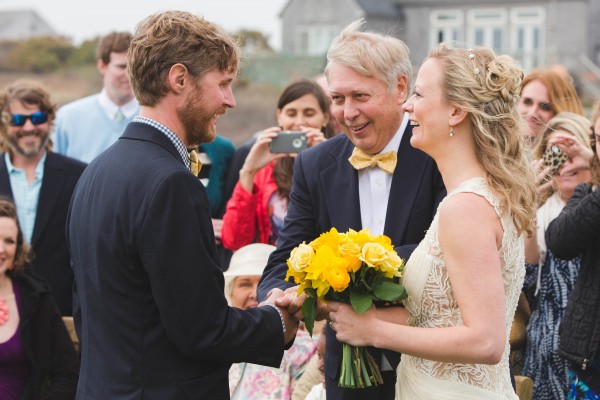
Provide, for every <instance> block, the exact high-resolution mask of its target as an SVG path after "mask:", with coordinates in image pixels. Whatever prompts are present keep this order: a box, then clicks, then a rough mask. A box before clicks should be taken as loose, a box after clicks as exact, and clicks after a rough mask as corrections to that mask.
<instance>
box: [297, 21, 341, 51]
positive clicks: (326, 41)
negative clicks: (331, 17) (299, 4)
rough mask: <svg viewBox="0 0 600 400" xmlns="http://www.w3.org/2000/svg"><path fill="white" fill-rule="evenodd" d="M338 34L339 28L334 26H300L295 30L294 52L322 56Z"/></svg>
mask: <svg viewBox="0 0 600 400" xmlns="http://www.w3.org/2000/svg"><path fill="white" fill-rule="evenodd" d="M339 32H340V28H339V27H334V26H301V27H299V28H298V29H297V30H296V48H295V52H296V53H299V54H308V55H323V54H325V53H327V50H328V49H329V46H330V45H331V42H332V40H333V39H334V38H335V37H336V36H337V35H338V34H339Z"/></svg>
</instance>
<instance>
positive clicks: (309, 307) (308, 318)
mask: <svg viewBox="0 0 600 400" xmlns="http://www.w3.org/2000/svg"><path fill="white" fill-rule="evenodd" d="M302 313H303V314H304V325H305V326H306V330H307V331H308V333H310V336H312V334H313V328H314V326H315V315H316V313H317V299H316V296H315V297H313V296H311V295H309V296H308V297H307V298H306V300H304V304H302Z"/></svg>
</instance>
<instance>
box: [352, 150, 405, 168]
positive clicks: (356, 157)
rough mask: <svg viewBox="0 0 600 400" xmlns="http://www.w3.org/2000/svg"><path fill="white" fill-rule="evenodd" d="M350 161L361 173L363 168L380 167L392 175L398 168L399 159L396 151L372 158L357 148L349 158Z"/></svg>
mask: <svg viewBox="0 0 600 400" xmlns="http://www.w3.org/2000/svg"><path fill="white" fill-rule="evenodd" d="M348 161H350V164H352V166H353V167H354V168H355V169H357V170H359V171H360V170H361V169H363V168H368V167H374V166H378V167H379V168H381V169H382V170H384V171H385V172H387V173H388V174H390V175H391V174H393V173H394V169H395V168H396V161H397V157H396V152H395V151H388V152H387V153H383V154H375V155H373V156H372V155H370V154H367V153H365V152H364V151H362V150H361V149H359V148H358V147H355V148H354V151H353V152H352V155H351V156H350V158H348Z"/></svg>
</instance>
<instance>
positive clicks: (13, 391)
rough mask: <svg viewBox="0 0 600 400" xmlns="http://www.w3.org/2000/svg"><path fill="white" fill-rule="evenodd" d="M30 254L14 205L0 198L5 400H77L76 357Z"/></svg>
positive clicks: (0, 367) (0, 384) (0, 383)
mask: <svg viewBox="0 0 600 400" xmlns="http://www.w3.org/2000/svg"><path fill="white" fill-rule="evenodd" d="M28 250H29V249H28V245H27V243H26V241H25V240H24V238H23V232H22V231H21V228H20V226H19V220H18V217H17V211H16V208H15V206H14V204H13V203H12V202H11V201H10V200H9V199H7V198H0V398H1V399H3V400H38V399H64V400H68V399H74V398H75V391H76V388H77V373H78V359H77V353H76V352H75V348H74V347H73V343H72V342H71V338H70V337H69V334H68V333H67V329H66V327H65V325H64V323H63V320H62V318H61V315H60V313H59V312H58V308H57V307H56V304H55V303H54V299H53V297H52V294H51V292H50V287H49V286H48V285H47V284H46V283H43V282H42V281H40V280H39V279H38V278H37V277H36V276H35V275H34V274H33V273H32V272H31V270H28V268H30V267H28V266H27V263H28V262H29V258H28V257H29V255H28V253H29V251H28Z"/></svg>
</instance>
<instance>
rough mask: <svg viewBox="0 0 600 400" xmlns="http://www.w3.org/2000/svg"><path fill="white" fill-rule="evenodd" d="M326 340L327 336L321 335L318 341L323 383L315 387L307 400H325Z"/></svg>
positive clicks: (318, 367)
mask: <svg viewBox="0 0 600 400" xmlns="http://www.w3.org/2000/svg"><path fill="white" fill-rule="evenodd" d="M325 340H326V336H325V335H323V334H321V335H319V339H318V341H317V355H318V360H317V369H318V370H319V373H320V376H321V381H320V382H319V383H317V384H316V385H314V386H313V387H312V389H311V390H310V392H308V394H307V395H306V398H305V400H325V398H326V391H325Z"/></svg>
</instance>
